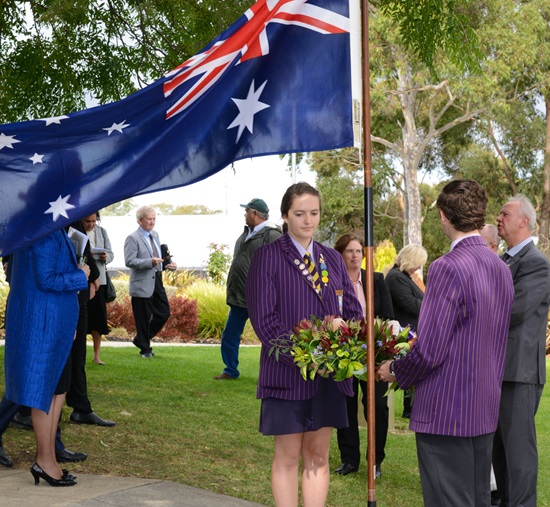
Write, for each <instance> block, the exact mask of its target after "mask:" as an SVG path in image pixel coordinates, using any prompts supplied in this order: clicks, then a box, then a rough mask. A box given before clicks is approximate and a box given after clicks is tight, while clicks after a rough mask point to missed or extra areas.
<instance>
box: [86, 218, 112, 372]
mask: <svg viewBox="0 0 550 507" xmlns="http://www.w3.org/2000/svg"><path fill="white" fill-rule="evenodd" d="M99 220H100V217H99V211H97V212H95V213H92V214H91V215H88V216H87V217H84V218H83V219H82V224H83V225H84V228H85V229H86V233H87V234H88V239H89V241H90V247H91V248H92V252H94V259H95V261H96V264H97V267H98V268H99V289H98V291H97V292H96V295H95V297H94V298H92V299H91V300H90V302H89V303H88V333H90V334H91V335H92V338H93V340H94V363H96V364H99V365H104V364H105V363H103V362H102V361H101V357H100V351H101V336H102V335H106V334H109V326H108V325H107V306H106V302H105V290H106V286H107V275H106V272H107V267H106V266H107V264H108V263H109V262H111V261H112V260H113V258H114V255H113V250H112V249H111V242H110V240H109V236H108V235H107V231H106V230H105V229H104V228H103V227H101V226H100V225H98V224H97V222H98V221H99Z"/></svg>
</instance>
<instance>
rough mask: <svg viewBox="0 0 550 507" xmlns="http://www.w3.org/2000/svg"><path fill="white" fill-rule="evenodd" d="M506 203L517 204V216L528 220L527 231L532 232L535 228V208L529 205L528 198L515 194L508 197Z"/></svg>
mask: <svg viewBox="0 0 550 507" xmlns="http://www.w3.org/2000/svg"><path fill="white" fill-rule="evenodd" d="M508 202H517V203H518V204H519V207H518V215H519V216H520V217H525V218H527V220H529V231H530V232H533V229H534V228H535V225H536V223H537V212H536V211H535V207H534V206H533V204H532V203H531V201H530V200H529V198H528V197H525V196H524V195H521V194H517V195H514V196H513V197H510V198H509V199H508Z"/></svg>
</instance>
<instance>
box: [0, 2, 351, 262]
mask: <svg viewBox="0 0 550 507" xmlns="http://www.w3.org/2000/svg"><path fill="white" fill-rule="evenodd" d="M349 26H350V22H349V5H348V0H259V1H258V2H256V3H255V4H254V5H252V7H250V9H248V10H247V11H246V13H245V14H244V15H243V16H241V18H239V19H238V20H237V21H236V22H235V23H234V24H233V25H231V26H230V27H229V28H228V29H227V30H226V31H225V32H223V33H222V34H221V35H220V36H219V37H218V38H216V39H215V40H214V41H213V42H212V43H210V44H209V45H208V46H207V47H206V48H204V49H203V50H202V51H201V52H200V53H198V54H196V55H194V56H193V57H191V58H189V59H188V60H187V61H186V62H184V63H182V64H181V65H180V66H179V67H177V68H176V69H174V70H172V71H171V72H169V73H167V74H166V75H165V76H164V77H162V78H161V79H159V80H158V81H156V82H155V83H153V84H151V85H150V86H148V87H147V88H144V89H143V90H140V91H139V92H136V93H134V94H132V95H130V96H129V97H127V98H125V99H123V100H121V101H118V102H114V103H111V104H106V105H103V106H99V107H95V108H92V109H88V110H85V111H79V112H76V113H70V114H66V115H65V114H64V115H60V116H57V117H53V118H43V119H37V120H30V121H26V122H22V123H14V124H7V125H0V177H1V180H0V181H1V182H2V184H1V185H0V253H1V254H3V255H5V254H8V253H11V252H13V251H15V250H17V249H18V248H21V247H23V246H26V245H28V244H30V243H31V242H32V241H34V240H36V239H38V238H41V237H43V236H45V235H46V234H48V233H50V232H52V231H54V230H56V229H60V228H62V227H64V226H65V225H67V224H69V223H71V222H73V221H75V220H78V219H80V218H82V217H84V216H87V215H89V214H91V213H93V212H95V211H97V210H98V209H100V208H102V207H104V206H108V205H109V204H112V203H115V202H118V201H121V200H123V199H127V198H129V197H133V196H136V195H141V194H147V193H150V192H156V191H159V190H166V189H170V188H175V187H180V186H184V185H190V184H192V183H195V182H197V181H200V180H202V179H204V178H207V177H208V176H210V175H212V174H214V173H216V172H218V171H220V170H221V169H223V168H224V167H226V166H227V165H229V164H231V163H232V162H234V161H236V160H240V159H242V158H247V157H254V156H262V155H270V154H276V153H281V154H282V153H291V152H307V151H318V150H327V149H335V148H341V147H345V146H352V145H353V129H352V106H351V76H350V74H351V72H350V47H349V43H350V41H349V39H350V38H349V29H350V28H349Z"/></svg>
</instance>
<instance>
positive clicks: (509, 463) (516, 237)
mask: <svg viewBox="0 0 550 507" xmlns="http://www.w3.org/2000/svg"><path fill="white" fill-rule="evenodd" d="M535 221H536V214H535V209H534V208H533V205H532V204H531V202H530V201H529V199H527V198H526V197H524V196H515V197H512V198H510V199H509V201H508V202H507V203H506V204H505V205H504V206H503V207H502V209H501V211H500V214H499V216H498V218H497V224H498V233H499V236H500V237H501V238H502V239H503V240H504V241H506V244H507V246H508V249H507V250H506V253H505V254H504V255H503V256H502V259H503V260H504V261H505V262H506V264H508V266H509V267H510V272H511V273H512V278H513V279H514V303H513V305H512V317H511V320H510V328H509V331H508V342H507V346H506V363H505V367H504V380H503V383H502V397H501V401H500V411H499V419H498V429H497V433H496V435H495V441H494V445H493V466H494V468H495V476H496V479H497V486H498V490H499V495H500V501H501V503H500V505H503V506H508V505H510V506H514V507H516V506H522V507H535V506H536V504H537V473H538V453H537V436H536V428H535V414H536V413H537V409H538V406H539V402H540V398H541V395H542V389H543V386H544V383H545V382H546V364H545V356H546V354H545V341H546V324H547V321H548V305H549V302H550V265H549V264H548V260H547V259H546V257H545V256H544V255H543V254H542V252H541V251H540V250H539V249H538V248H537V247H536V246H535V244H534V243H533V238H532V237H531V235H532V232H533V228H534V225H535Z"/></svg>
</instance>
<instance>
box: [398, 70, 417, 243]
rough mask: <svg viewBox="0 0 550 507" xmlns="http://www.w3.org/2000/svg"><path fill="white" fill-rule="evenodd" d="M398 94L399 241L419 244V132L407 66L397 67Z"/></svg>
mask: <svg viewBox="0 0 550 507" xmlns="http://www.w3.org/2000/svg"><path fill="white" fill-rule="evenodd" d="M398 74H399V89H401V90H403V93H401V94H400V95H399V100H400V102H401V111H402V113H403V119H404V125H403V148H402V153H401V161H402V163H403V177H404V183H405V194H406V196H407V198H406V199H405V204H406V209H405V226H406V228H407V229H406V230H407V234H406V236H405V238H404V241H403V243H404V244H405V245H408V244H410V243H415V244H418V245H421V244H422V210H421V207H420V188H419V185H418V161H419V158H418V149H419V144H420V142H419V137H418V136H419V133H418V131H417V128H416V122H415V106H416V94H417V92H416V91H415V90H414V82H413V78H412V72H411V70H410V68H409V67H408V66H406V65H405V66H404V68H402V69H399V70H398ZM405 90H407V91H405Z"/></svg>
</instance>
